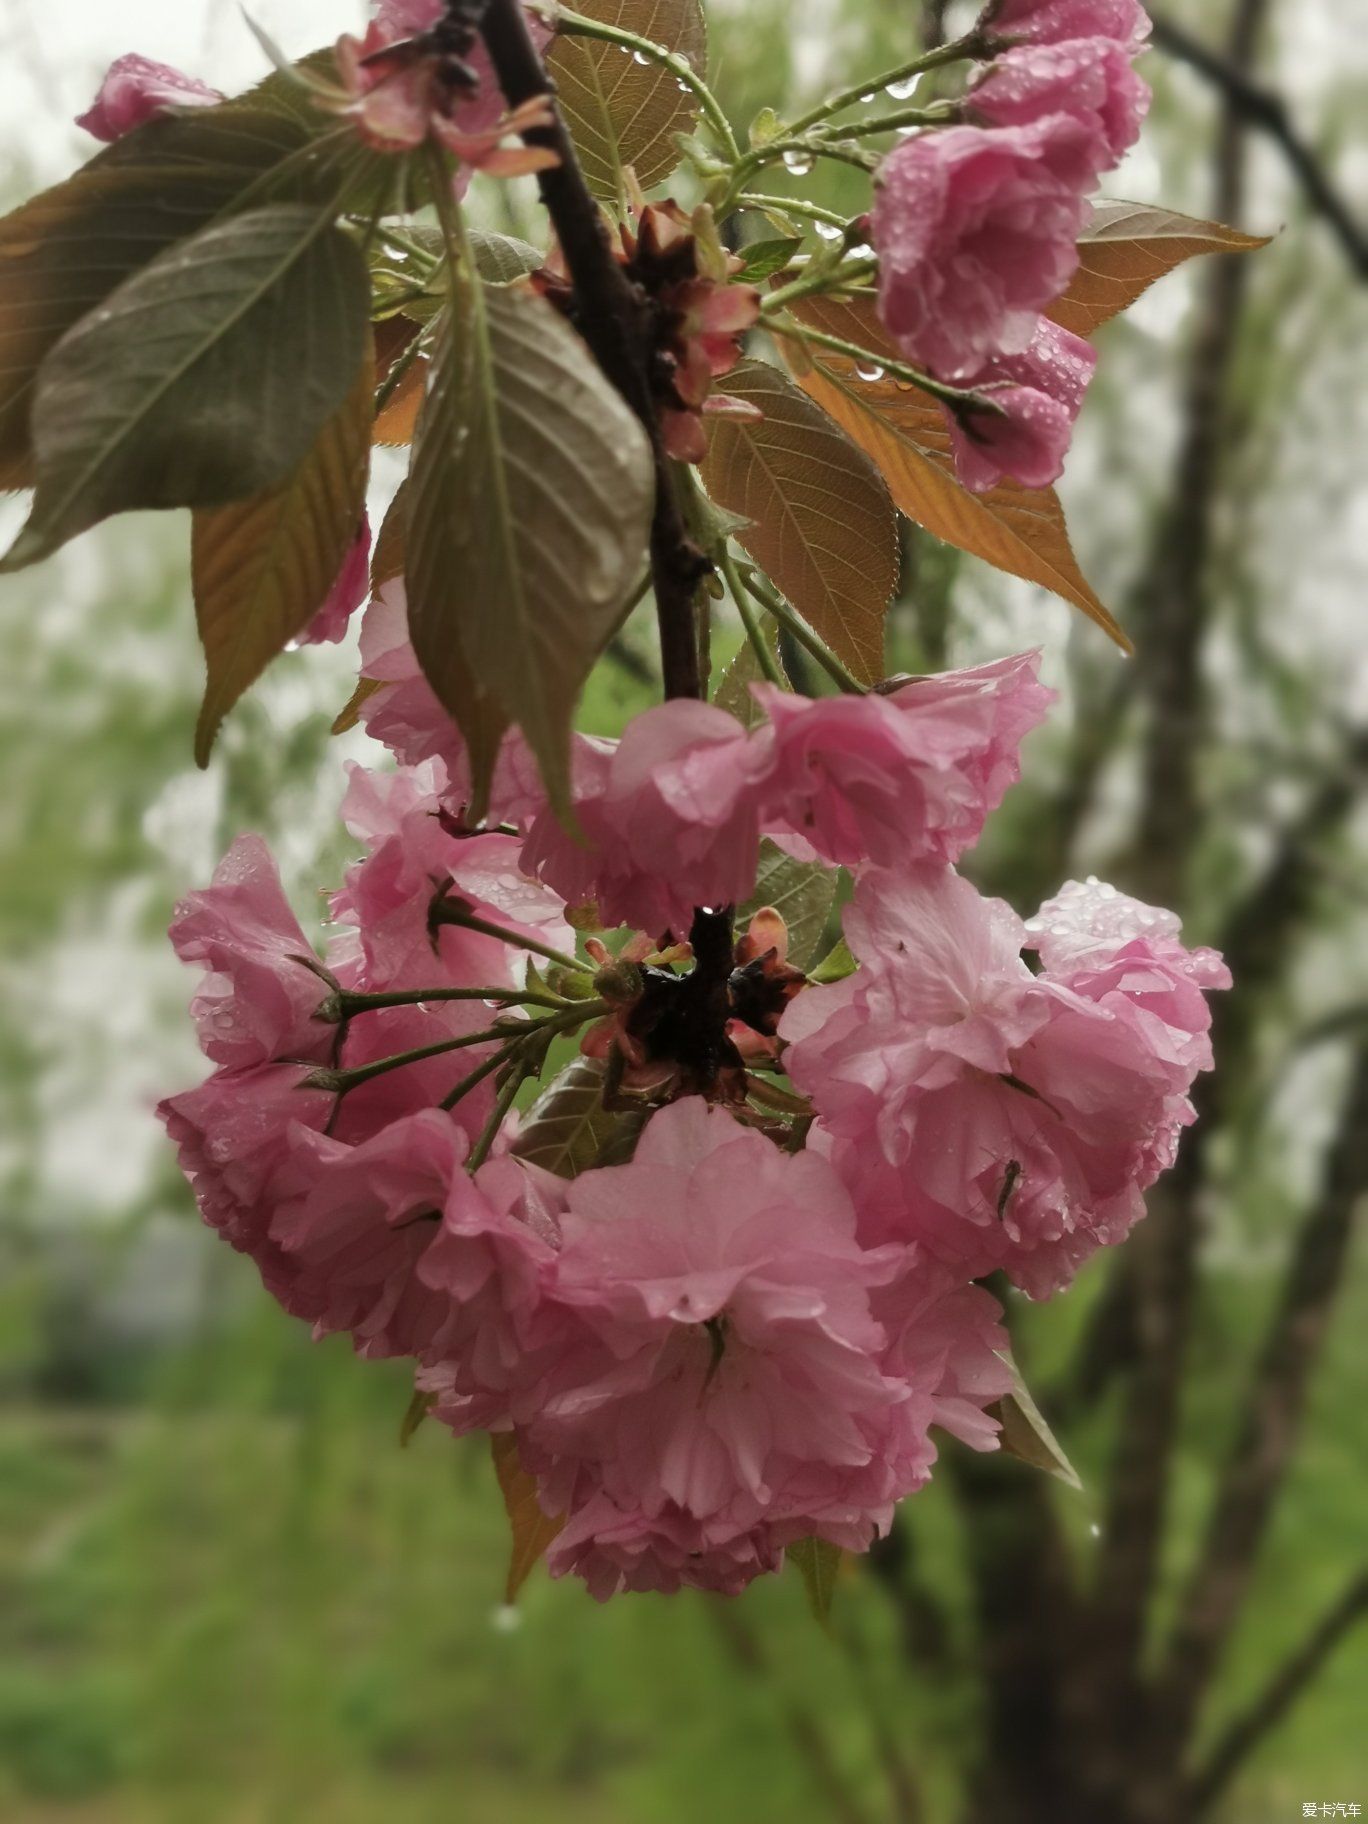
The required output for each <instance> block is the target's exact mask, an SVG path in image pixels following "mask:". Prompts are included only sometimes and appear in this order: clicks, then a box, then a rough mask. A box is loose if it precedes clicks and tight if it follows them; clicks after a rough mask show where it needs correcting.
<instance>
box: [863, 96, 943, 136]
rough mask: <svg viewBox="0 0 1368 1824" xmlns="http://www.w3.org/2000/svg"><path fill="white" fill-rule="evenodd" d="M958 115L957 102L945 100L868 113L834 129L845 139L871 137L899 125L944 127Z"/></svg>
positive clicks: (894, 130)
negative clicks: (932, 105)
mask: <svg viewBox="0 0 1368 1824" xmlns="http://www.w3.org/2000/svg"><path fill="white" fill-rule="evenodd" d="M958 115H959V107H958V104H957V103H953V102H946V103H942V104H940V105H939V106H937V107H934V108H895V109H893V111H892V112H891V113H888V114H869V115H866V116H865V118H864V119H863V120H843V121H842V122H841V124H840V126H839V127H838V128H837V129H836V131H837V132H839V133H840V134H841V135H842V137H843V138H845V139H872V138H873V137H874V135H875V134H878V133H893V132H896V130H897V129H898V128H899V127H945V126H949V125H950V124H951V123H952V122H953V121H954V120H955V119H956V118H957V117H958Z"/></svg>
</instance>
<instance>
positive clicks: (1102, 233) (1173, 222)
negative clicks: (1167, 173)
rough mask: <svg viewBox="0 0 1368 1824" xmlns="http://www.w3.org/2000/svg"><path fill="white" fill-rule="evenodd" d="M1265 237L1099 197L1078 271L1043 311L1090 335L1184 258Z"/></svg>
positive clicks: (1262, 241) (1251, 247)
mask: <svg viewBox="0 0 1368 1824" xmlns="http://www.w3.org/2000/svg"><path fill="white" fill-rule="evenodd" d="M1269 238H1270V237H1269V236H1268V235H1258V234H1242V233H1241V232H1240V230H1239V229H1238V228H1227V227H1226V226H1225V225H1224V223H1222V222H1201V221H1197V220H1195V219H1194V218H1193V217H1192V216H1189V215H1176V214H1175V213H1174V212H1173V210H1171V209H1156V208H1153V207H1152V206H1151V205H1150V204H1148V203H1121V202H1099V203H1097V204H1096V205H1095V206H1094V209H1093V219H1092V222H1091V223H1090V225H1089V228H1088V232H1087V233H1086V234H1085V235H1084V236H1083V238H1082V240H1081V241H1080V242H1079V243H1078V256H1079V264H1078V271H1077V272H1076V273H1075V274H1074V277H1073V281H1072V283H1071V284H1070V286H1069V289H1068V290H1067V291H1066V292H1065V293H1064V295H1063V297H1062V298H1059V299H1057V300H1056V301H1055V303H1053V304H1052V305H1051V306H1050V308H1049V310H1048V311H1047V312H1046V315H1047V316H1050V317H1053V318H1054V320H1055V322H1056V323H1059V324H1061V325H1062V326H1063V327H1064V328H1065V329H1070V330H1072V331H1073V333H1074V334H1075V335H1076V336H1090V335H1091V334H1092V333H1093V331H1094V330H1095V329H1098V328H1100V327H1101V325H1102V324H1103V323H1108V322H1110V321H1111V319H1112V318H1113V317H1114V316H1116V315H1117V313H1118V312H1119V311H1123V310H1126V309H1127V308H1128V307H1129V306H1130V305H1132V304H1134V302H1135V300H1136V299H1137V298H1138V297H1139V296H1140V294H1141V293H1142V292H1145V291H1148V290H1149V288H1150V286H1151V285H1153V283H1154V281H1155V280H1156V279H1162V278H1163V276H1164V274H1165V273H1166V272H1172V271H1173V269H1174V267H1175V266H1181V265H1182V264H1183V262H1184V261H1185V260H1191V259H1194V258H1195V257H1196V256H1197V255H1198V254H1201V253H1252V252H1254V251H1255V249H1256V248H1259V247H1266V246H1267V245H1268V242H1269Z"/></svg>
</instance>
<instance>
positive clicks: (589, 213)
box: [479, 0, 710, 697]
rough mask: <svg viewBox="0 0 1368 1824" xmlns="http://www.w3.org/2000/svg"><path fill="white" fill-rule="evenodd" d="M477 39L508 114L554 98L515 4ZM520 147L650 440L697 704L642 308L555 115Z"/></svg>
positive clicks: (667, 633) (665, 605)
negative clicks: (547, 162)
mask: <svg viewBox="0 0 1368 1824" xmlns="http://www.w3.org/2000/svg"><path fill="white" fill-rule="evenodd" d="M479 29H480V34H481V36H482V37H483V39H484V42H485V47H486V49H487V50H488V52H489V60H490V62H491V64H492V65H493V66H494V73H495V75H496V76H497V77H498V79H499V86H500V88H501V89H502V90H503V93H504V99H505V100H506V101H507V103H508V105H509V107H510V108H516V107H518V106H519V105H520V104H521V103H523V102H525V101H529V100H531V99H532V98H533V97H534V96H538V95H549V96H554V94H555V85H554V84H553V83H552V81H551V78H550V76H549V75H548V74H547V70H546V66H545V64H544V63H543V62H542V59H541V57H540V55H539V54H538V52H537V48H536V46H535V44H534V43H533V41H532V36H531V33H530V32H529V30H528V26H527V18H526V15H525V14H524V12H523V9H522V6H521V4H520V3H519V0H488V5H487V6H486V7H485V9H484V13H483V15H482V17H481V19H480V27H479ZM524 137H525V138H526V141H527V143H528V144H529V145H533V146H540V147H544V148H548V149H550V150H551V151H553V152H555V154H556V155H557V158H558V159H559V161H560V162H559V163H558V164H557V165H556V166H555V167H554V168H553V169H551V170H547V171H541V172H539V173H538V176H537V183H538V186H539V188H540V191H541V198H542V202H543V203H544V204H545V206H546V210H547V213H548V215H549V216H550V217H551V222H552V225H553V226H554V228H555V230H556V237H557V239H558V240H559V242H560V247H561V252H562V254H563V256H564V259H565V263H566V267H567V268H568V270H569V273H570V278H571V281H572V283H573V285H574V289H575V297H576V302H577V304H578V306H579V309H578V313H577V317H576V321H577V325H578V327H579V330H580V333H581V334H582V335H583V337H584V339H585V341H586V342H587V343H588V345H589V347H590V350H591V351H592V353H593V355H594V357H595V359H596V360H597V361H598V364H599V366H600V367H601V368H602V369H603V371H604V373H605V374H606V375H607V377H608V379H609V380H610V381H611V382H612V384H613V385H614V386H615V387H616V388H617V390H618V392H619V393H621V395H622V397H623V398H624V399H625V400H626V402H627V404H628V405H629V406H630V407H631V409H632V411H633V412H634V413H635V414H636V416H637V418H638V419H639V420H640V421H641V423H642V425H643V426H644V427H645V430H646V434H647V436H648V437H649V438H650V440H651V451H652V457H653V461H654V465H655V473H656V502H655V516H654V519H653V520H652V524H651V570H652V574H653V578H654V585H655V598H656V614H657V618H658V620H659V624H660V650H661V661H662V669H663V673H664V680H665V694H666V695H667V696H670V697H699V696H702V694H703V680H702V675H701V671H700V667H699V658H698V640H697V637H696V634H695V613H694V598H695V596H696V594H697V592H698V586H699V584H700V583H701V582H702V580H703V578H704V577H705V576H706V575H707V574H708V571H709V569H710V565H709V563H708V560H707V558H706V557H705V556H704V554H703V553H702V552H701V551H700V550H699V549H698V546H697V545H696V544H695V543H694V542H693V540H692V539H691V538H690V536H689V532H688V528H687V527H686V525H685V523H684V519H683V515H682V513H681V512H680V508H679V502H678V499H677V497H676V494H675V490H674V485H673V480H672V477H671V473H670V465H669V462H668V459H667V458H666V456H665V452H664V449H663V447H662V444H661V440H660V428H659V425H658V423H657V419H656V412H655V407H654V404H653V402H652V398H651V389H650V383H649V380H648V377H647V375H648V360H649V352H650V351H649V336H648V310H647V300H646V299H645V298H644V297H643V296H642V295H641V293H640V292H639V291H638V290H637V288H636V287H635V286H634V285H633V284H632V282H631V280H630V279H629V278H628V277H627V274H626V273H625V272H624V270H623V268H622V267H621V266H620V265H619V264H618V262H617V260H616V259H615V258H614V257H613V249H612V246H611V244H610V242H609V239H608V230H607V227H606V226H605V223H604V220H603V217H602V215H601V214H600V212H599V207H598V204H597V203H596V202H595V201H594V198H593V196H592V194H591V193H590V190H589V186H588V185H587V183H586V182H585V180H584V173H583V171H582V170H581V168H580V163H579V160H578V158H577V157H576V154H575V148H574V144H573V142H572V140H571V138H570V135H569V133H568V131H567V130H566V126H565V122H564V121H563V120H562V119H561V116H560V113H559V111H557V112H556V114H555V117H554V119H553V121H552V123H551V125H550V126H548V127H537V128H534V129H532V130H531V131H529V132H528V133H527V134H526V135H525V136H524Z"/></svg>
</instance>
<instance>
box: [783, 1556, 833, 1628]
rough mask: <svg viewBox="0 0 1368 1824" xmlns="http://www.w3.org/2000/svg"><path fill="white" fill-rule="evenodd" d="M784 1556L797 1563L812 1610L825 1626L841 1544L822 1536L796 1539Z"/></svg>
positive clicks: (828, 1614)
mask: <svg viewBox="0 0 1368 1824" xmlns="http://www.w3.org/2000/svg"><path fill="white" fill-rule="evenodd" d="M785 1556H786V1557H787V1558H788V1559H789V1561H790V1563H792V1564H795V1565H796V1566H797V1567H798V1572H799V1575H800V1576H801V1577H802V1579H803V1586H804V1588H805V1589H806V1590H807V1597H808V1601H809V1603H810V1604H811V1605H812V1612H813V1614H814V1615H815V1616H816V1617H817V1619H818V1621H820V1622H821V1624H822V1626H823V1627H824V1628H826V1627H829V1626H830V1625H831V1603H832V1598H833V1597H834V1596H835V1594H836V1579H837V1577H838V1576H839V1575H840V1570H841V1558H842V1556H843V1554H842V1551H841V1548H840V1546H839V1545H831V1544H829V1543H828V1541H827V1540H825V1539H817V1538H810V1539H798V1540H795V1541H794V1543H793V1544H792V1545H791V1546H789V1547H788V1549H787V1552H786V1554H785Z"/></svg>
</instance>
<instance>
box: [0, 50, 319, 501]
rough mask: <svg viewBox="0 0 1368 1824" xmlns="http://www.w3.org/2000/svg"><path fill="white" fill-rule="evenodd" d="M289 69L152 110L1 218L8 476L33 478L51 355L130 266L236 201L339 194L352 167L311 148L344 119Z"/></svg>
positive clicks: (1, 455) (0, 477) (1, 399)
mask: <svg viewBox="0 0 1368 1824" xmlns="http://www.w3.org/2000/svg"><path fill="white" fill-rule="evenodd" d="M286 87H287V85H286V84H285V83H284V82H283V79H282V78H280V77H276V76H273V77H270V78H268V79H267V81H266V82H265V83H263V84H262V85H261V86H260V87H259V88H258V89H256V90H254V91H253V92H252V93H251V94H249V95H245V96H242V97H241V98H239V99H237V100H235V101H231V102H225V103H224V104H223V105H222V106H220V107H208V108H196V109H194V110H193V111H192V112H187V113H185V114H183V115H166V116H162V117H160V118H158V119H156V120H150V121H148V122H147V123H146V124H145V125H143V126H141V127H139V128H137V129H136V131H134V132H132V133H129V134H126V135H125V136H124V138H122V139H121V140H119V141H118V142H117V143H116V144H114V145H112V146H109V147H107V148H106V149H105V150H104V151H102V152H101V153H99V154H98V155H97V156H96V157H95V158H93V159H92V160H91V161H90V162H89V163H88V164H86V165H84V166H82V168H81V169H80V170H79V171H77V172H76V173H75V175H74V176H72V177H69V178H68V179H66V181H65V182H64V183H61V184H58V185H56V186H55V187H54V188H52V189H50V190H45V191H43V192H42V193H41V194H40V195H38V196H35V197H33V198H32V199H31V200H30V201H29V202H27V203H25V204H24V205H23V207H22V208H20V209H17V210H15V211H14V212H13V214H11V215H8V216H6V217H5V218H4V219H3V220H0V485H5V484H7V485H10V486H17V485H21V484H23V483H24V482H25V481H26V480H28V479H29V415H30V409H31V404H32V397H33V390H34V385H35V381H36V377H37V373H38V369H39V366H40V365H41V363H42V361H43V359H44V357H45V356H46V355H47V353H48V351H49V350H50V349H52V348H53V347H55V345H56V344H57V342H59V341H60V340H61V338H62V337H63V336H64V335H65V334H66V333H67V331H68V330H69V329H71V327H72V326H73V325H74V324H75V323H78V322H79V321H80V319H81V318H82V317H84V316H85V315H86V314H87V313H88V312H89V311H91V310H93V309H95V307H96V306H97V305H99V304H100V303H101V302H103V300H104V299H105V298H107V297H108V296H109V294H110V293H111V292H112V291H113V290H114V289H115V288H116V287H117V286H118V285H119V284H120V283H121V282H122V281H123V280H124V279H126V278H128V277H129V275H130V274H132V273H134V272H137V271H139V270H140V269H141V268H142V267H144V266H146V265H147V264H148V263H149V262H150V261H151V260H153V259H155V258H156V256H157V255H158V254H159V253H162V252H163V251H164V250H165V249H166V248H167V247H169V246H171V245H172V243H174V242H176V241H180V240H184V239H186V238H187V237H188V236H190V235H193V234H195V233H197V232H198V231H199V230H200V229H201V228H203V227H204V226H205V225H206V224H207V223H208V222H210V221H212V220H213V219H214V218H215V217H216V216H218V215H220V214H222V213H223V212H224V211H225V210H227V209H229V208H231V207H235V206H241V205H242V203H243V202H244V200H245V199H247V198H248V197H250V196H251V195H252V194H253V193H254V192H255V193H257V200H258V201H261V202H265V201H268V200H279V201H309V200H313V199H315V198H317V199H319V200H320V201H321V200H322V199H323V198H324V197H326V196H328V195H333V196H335V195H337V194H338V193H339V191H340V187H341V185H342V184H343V183H344V182H345V181H347V179H348V177H349V174H350V167H349V166H346V165H345V164H344V163H343V162H341V161H340V160H339V159H337V158H336V157H332V158H329V157H327V156H324V155H322V154H320V155H319V156H318V157H311V156H306V155H305V154H306V151H307V149H308V148H310V147H311V146H313V145H314V143H315V142H316V141H317V140H319V138H320V136H322V135H323V134H324V133H325V132H329V133H332V134H334V135H336V134H337V132H338V129H337V126H336V123H335V122H332V121H330V120H329V119H328V117H327V116H326V115H324V114H321V113H320V112H319V111H318V109H317V108H313V107H310V106H305V105H303V98H301V97H300V96H299V95H298V94H297V93H296V92H293V90H291V92H290V93H288V94H287V93H285V90H286Z"/></svg>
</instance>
